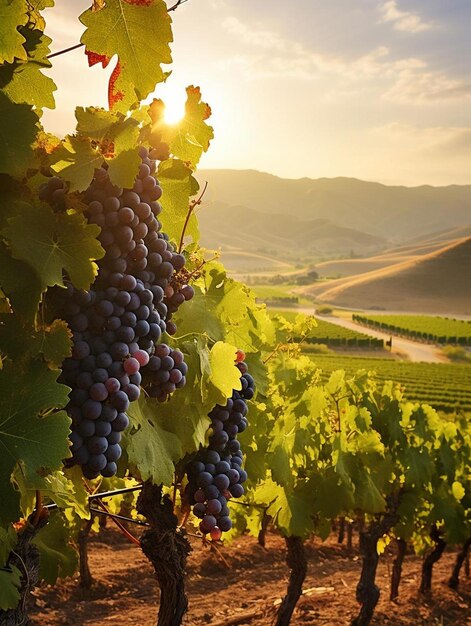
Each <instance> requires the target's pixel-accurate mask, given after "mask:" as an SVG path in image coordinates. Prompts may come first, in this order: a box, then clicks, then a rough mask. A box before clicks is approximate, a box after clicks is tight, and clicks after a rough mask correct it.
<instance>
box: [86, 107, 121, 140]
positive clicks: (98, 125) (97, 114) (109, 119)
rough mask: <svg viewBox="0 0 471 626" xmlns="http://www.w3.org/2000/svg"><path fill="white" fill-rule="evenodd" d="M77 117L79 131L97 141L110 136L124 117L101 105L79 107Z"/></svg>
mask: <svg viewBox="0 0 471 626" xmlns="http://www.w3.org/2000/svg"><path fill="white" fill-rule="evenodd" d="M75 117H76V118H77V133H79V134H80V135H84V136H85V137H90V138H91V139H96V140H97V141H102V140H103V139H104V138H105V137H108V136H109V134H110V131H111V128H112V127H113V126H114V125H115V124H116V123H117V122H119V120H121V119H123V118H124V116H122V115H120V114H119V113H116V112H113V111H107V110H106V109H101V108H99V107H86V108H85V107H77V108H76V109H75Z"/></svg>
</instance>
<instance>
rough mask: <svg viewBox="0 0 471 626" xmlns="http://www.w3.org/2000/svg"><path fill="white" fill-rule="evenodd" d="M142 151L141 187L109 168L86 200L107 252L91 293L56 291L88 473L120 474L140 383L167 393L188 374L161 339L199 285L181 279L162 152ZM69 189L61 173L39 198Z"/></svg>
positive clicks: (77, 454)
mask: <svg viewBox="0 0 471 626" xmlns="http://www.w3.org/2000/svg"><path fill="white" fill-rule="evenodd" d="M139 155H140V158H141V164H140V166H139V172H138V175H137V177H136V180H135V183H134V186H133V188H132V189H122V188H120V187H117V186H116V185H113V183H112V182H111V180H110V178H109V176H108V172H107V170H106V167H102V168H100V169H98V170H96V171H95V175H94V178H93V181H92V182H91V184H90V186H89V188H88V189H87V191H86V192H85V193H84V196H83V200H84V202H85V203H86V205H87V208H86V211H85V215H86V217H87V219H88V221H89V223H92V224H96V225H98V226H99V227H100V228H101V233H100V235H99V240H100V242H101V244H102V246H103V248H104V250H105V256H104V258H103V259H102V260H101V261H99V263H98V275H97V278H96V280H95V282H94V284H93V285H92V287H91V289H90V290H89V291H83V290H77V289H75V288H74V287H73V286H72V285H71V284H68V285H67V289H65V290H64V289H61V290H58V291H57V292H56V294H55V298H56V301H57V304H58V305H59V308H60V310H61V312H62V316H63V317H64V319H65V320H66V321H67V323H68V324H69V326H70V328H71V330H72V333H73V349H72V355H71V357H69V358H67V359H66V360H65V361H64V363H63V365H62V375H61V381H62V382H64V383H65V384H67V385H69V386H70V387H71V389H72V391H71V392H70V395H69V398H70V402H69V404H68V407H67V410H68V413H69V415H70V417H71V419H72V426H71V430H72V432H71V435H70V439H71V444H72V445H71V451H72V454H73V457H72V460H73V462H74V463H77V464H79V465H81V466H82V469H83V473H84V476H85V477H86V478H96V477H97V476H98V475H99V474H101V475H102V476H105V477H111V476H113V475H114V474H115V473H116V471H117V465H116V463H117V461H118V459H119V457H120V455H121V447H120V442H121V433H122V431H124V430H125V429H126V428H127V426H128V424H129V419H128V416H127V414H126V412H127V410H128V407H129V404H130V402H133V401H134V400H137V399H138V397H139V395H140V390H141V385H143V384H145V385H146V386H147V387H148V388H149V393H150V395H151V396H152V397H155V398H157V399H158V400H159V401H164V400H166V399H167V398H168V397H169V395H171V394H172V393H173V392H174V391H175V390H176V389H180V388H181V387H183V386H184V385H185V382H186V379H185V376H186V374H187V365H186V363H185V362H184V358H183V354H182V353H181V352H180V351H178V350H172V349H171V348H170V347H169V346H167V345H166V344H164V343H160V342H161V339H162V335H163V333H167V334H169V335H173V334H175V332H176V326H175V324H174V322H173V321H172V320H171V318H172V314H173V313H175V312H176V311H177V309H178V307H179V306H180V305H181V304H183V302H185V301H186V300H190V299H191V298H192V297H193V293H194V292H193V288H192V287H191V286H190V285H188V284H186V282H185V281H184V279H182V278H181V277H182V275H183V274H182V270H183V268H184V265H185V257H184V256H183V255H182V254H179V253H177V252H175V250H174V248H173V246H172V245H171V244H170V243H169V241H168V237H167V236H166V235H165V233H163V232H162V231H161V224H160V222H159V219H158V216H159V214H160V212H161V210H162V206H161V204H160V203H159V199H160V197H161V195H162V189H161V187H160V186H159V183H158V180H157V179H156V178H155V171H156V161H155V159H154V158H153V156H156V155H153V152H152V151H151V152H150V153H149V151H148V150H147V149H146V148H144V147H141V148H140V149H139ZM65 193H66V186H65V184H64V183H63V181H61V179H59V178H58V177H53V178H51V179H49V181H48V183H46V184H45V185H44V186H43V188H42V189H41V190H40V198H41V199H43V200H44V201H47V202H49V203H50V204H51V206H53V208H56V209H57V208H58V207H59V208H60V206H61V203H63V202H64V197H65ZM143 377H144V380H143Z"/></svg>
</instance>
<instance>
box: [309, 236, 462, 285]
mask: <svg viewBox="0 0 471 626" xmlns="http://www.w3.org/2000/svg"><path fill="white" fill-rule="evenodd" d="M463 237H471V226H468V227H463V228H455V229H452V230H446V231H442V232H439V233H435V234H434V235H426V236H425V237H416V238H414V239H413V240H411V241H410V242H408V243H407V244H405V245H403V246H399V247H395V248H390V249H388V250H386V251H385V252H383V253H382V254H378V255H375V256H371V257H366V258H361V259H336V260H333V261H324V262H323V263H318V264H317V265H316V267H315V269H316V271H317V273H318V274H319V276H320V278H343V277H346V276H356V275H359V274H364V273H365V272H371V271H373V270H377V269H381V268H386V267H389V266H391V265H394V264H396V263H401V262H404V261H413V260H415V259H419V258H420V257H421V256H423V255H424V254H429V253H430V252H433V251H435V250H440V249H441V248H443V247H444V246H445V245H450V244H451V243H453V242H454V241H457V240H458V239H460V238H463Z"/></svg>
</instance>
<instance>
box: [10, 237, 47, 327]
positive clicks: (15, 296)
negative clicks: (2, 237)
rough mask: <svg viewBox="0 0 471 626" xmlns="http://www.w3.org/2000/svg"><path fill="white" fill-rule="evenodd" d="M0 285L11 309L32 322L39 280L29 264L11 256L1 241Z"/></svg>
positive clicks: (37, 304)
mask: <svg viewBox="0 0 471 626" xmlns="http://www.w3.org/2000/svg"><path fill="white" fill-rule="evenodd" d="M0 287H1V289H2V291H3V293H4V294H5V295H6V296H7V297H8V299H9V301H10V304H11V307H12V309H13V311H15V312H16V313H19V314H20V315H22V316H23V317H24V318H25V319H26V320H27V321H29V322H32V321H33V320H34V318H35V317H36V312H37V310H38V306H39V302H40V300H41V292H42V287H41V281H40V280H39V276H38V275H37V274H36V272H35V271H34V269H33V268H32V267H31V266H30V265H28V264H27V263H25V262H24V261H18V260H17V259H13V258H12V257H11V255H10V253H9V251H8V250H7V249H6V248H5V246H4V244H3V242H0Z"/></svg>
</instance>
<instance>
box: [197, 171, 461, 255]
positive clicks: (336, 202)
mask: <svg viewBox="0 0 471 626" xmlns="http://www.w3.org/2000/svg"><path fill="white" fill-rule="evenodd" d="M198 178H199V180H200V181H203V180H207V181H208V182H209V188H208V191H207V193H206V205H205V207H204V210H203V211H202V212H201V215H202V216H203V219H204V220H205V226H209V225H210V224H211V223H212V221H213V220H216V219H217V217H216V216H217V214H218V212H219V211H224V213H225V215H226V216H228V215H230V214H231V213H232V212H234V213H235V214H236V215H237V212H239V213H240V215H241V216H242V215H243V216H244V217H246V216H247V214H248V213H247V212H245V213H241V211H242V209H246V210H247V211H249V212H251V211H255V212H256V213H257V214H265V215H267V216H268V220H267V221H265V222H264V223H260V222H258V225H259V226H260V227H261V228H262V230H260V231H259V232H257V233H256V235H257V238H258V239H259V240H264V238H265V228H266V226H267V224H268V223H269V222H271V221H273V220H274V219H276V220H278V221H279V226H280V231H281V233H282V231H283V229H290V230H291V229H292V228H295V227H292V226H291V224H292V223H293V222H296V221H298V220H299V223H300V224H302V223H303V222H313V221H315V220H328V221H329V222H330V223H331V224H335V225H336V226H337V227H343V228H347V229H353V230H355V231H357V232H358V231H359V232H362V233H366V234H369V235H372V236H375V237H378V238H382V239H386V240H388V241H390V242H391V243H401V242H403V241H405V240H408V239H411V238H412V237H423V236H424V235H426V234H428V233H435V232H437V231H444V230H449V229H452V228H460V227H462V226H467V225H469V224H470V223H471V185H461V186H459V185H450V186H448V187H432V186H429V185H424V186H421V187H392V186H386V185H382V184H379V183H372V182H365V181H361V180H357V179H354V178H332V179H330V178H319V179H310V178H301V179H299V180H291V179H284V178H279V177H277V176H273V175H271V174H266V173H262V172H257V171H255V170H200V171H199V172H198ZM258 219H259V218H258ZM240 227H241V220H239V221H238V230H239V229H240ZM266 229H267V230H268V231H269V232H270V233H272V229H271V228H268V227H267V228H266ZM301 230H302V229H301ZM215 234H216V233H215ZM217 234H218V236H219V231H218V233H217ZM312 236H315V233H312ZM306 238H309V235H306ZM311 243H312V245H313V246H314V247H315V242H314V241H313V242H311ZM344 256H348V249H347V250H346V251H345V255H344Z"/></svg>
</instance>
